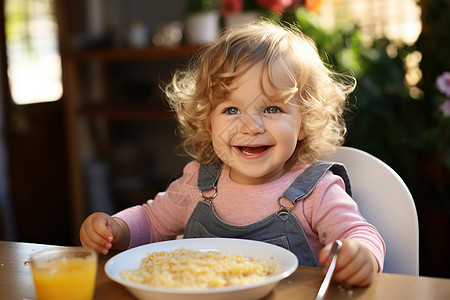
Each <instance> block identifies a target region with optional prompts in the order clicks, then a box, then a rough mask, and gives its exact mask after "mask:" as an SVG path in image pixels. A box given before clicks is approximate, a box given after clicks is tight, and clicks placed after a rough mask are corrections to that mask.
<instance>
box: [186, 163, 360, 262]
mask: <svg viewBox="0 0 450 300" xmlns="http://www.w3.org/2000/svg"><path fill="white" fill-rule="evenodd" d="M328 170H331V171H332V172H333V173H334V174H336V175H339V176H341V177H342V178H343V180H344V183H345V186H346V191H347V193H348V194H349V195H350V196H351V190H350V180H349V178H348V175H347V170H346V169H345V167H344V166H343V165H342V164H339V163H331V162H323V161H319V162H316V163H314V164H312V165H311V166H310V167H308V168H307V169H306V170H305V171H304V172H303V173H302V174H300V175H299V176H298V177H297V178H296V179H295V180H294V182H293V183H292V184H291V185H290V186H289V188H288V189H287V190H286V191H285V192H284V193H283V194H282V195H280V196H279V197H278V199H277V203H278V205H279V209H278V211H277V212H275V213H273V214H271V215H269V216H267V217H265V218H264V219H262V220H259V221H257V222H255V223H252V224H248V225H231V224H228V223H225V222H224V221H222V220H221V219H220V218H219V217H218V216H217V215H216V213H215V211H214V207H213V199H214V198H215V197H216V196H217V192H218V191H217V186H216V184H217V181H218V179H219V176H220V173H221V166H220V165H213V164H209V165H200V169H199V174H198V182H197V185H198V188H199V190H200V194H201V196H202V197H203V201H199V202H198V203H197V206H196V207H195V209H194V211H193V212H192V215H191V217H190V218H189V220H188V222H187V225H186V229H185V232H184V238H202V237H226V238H242V239H251V240H258V241H263V242H267V243H271V244H275V245H279V246H281V247H284V248H286V249H288V250H290V251H291V252H293V253H294V254H295V255H296V256H297V258H298V260H299V264H300V265H302V266H318V263H317V260H316V258H315V256H314V253H313V251H312V249H311V246H310V245H309V242H308V240H307V238H306V235H305V233H304V231H303V228H302V226H301V225H300V222H299V221H298V220H297V218H296V217H295V215H294V214H292V213H291V210H292V209H294V207H295V206H296V204H297V203H298V202H299V201H301V200H302V199H304V198H306V197H307V196H308V195H309V194H311V192H312V191H313V190H314V188H315V187H316V185H317V183H318V182H319V181H320V179H321V178H322V177H323V176H324V175H325V173H326V171H328ZM208 190H214V195H213V196H211V197H206V196H204V195H203V192H206V191H208ZM283 197H284V198H287V199H288V200H290V202H291V203H292V206H290V207H286V206H284V205H282V204H281V203H280V199H281V198H283ZM274 200H275V199H274Z"/></svg>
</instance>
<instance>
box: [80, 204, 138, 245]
mask: <svg viewBox="0 0 450 300" xmlns="http://www.w3.org/2000/svg"><path fill="white" fill-rule="evenodd" d="M80 241H81V244H82V245H83V247H85V248H91V249H92V250H95V251H97V252H100V253H103V254H108V251H109V250H110V249H116V250H124V249H126V248H127V247H128V243H129V241H130V232H129V229H128V226H127V225H126V224H125V222H123V221H122V220H120V219H118V218H113V217H111V216H109V215H107V214H105V213H93V214H91V215H90V216H89V217H87V218H86V220H84V222H83V224H82V225H81V228H80Z"/></svg>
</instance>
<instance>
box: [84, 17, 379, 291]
mask: <svg viewBox="0 0 450 300" xmlns="http://www.w3.org/2000/svg"><path fill="white" fill-rule="evenodd" d="M354 83H355V81H354V79H353V78H351V77H348V76H347V77H346V76H342V75H338V74H336V73H334V72H332V71H331V70H330V69H329V68H327V67H326V65H325V64H324V63H323V62H322V60H321V59H320V57H319V55H318V52H317V49H316V46H315V44H314V43H313V42H312V41H311V40H310V39H309V38H308V37H306V36H304V35H303V34H302V33H301V32H300V30H299V29H296V28H295V27H294V26H287V25H275V24H272V23H270V22H266V21H258V22H254V23H251V24H246V25H242V26H238V27H232V28H229V29H228V30H226V31H224V32H222V33H221V35H220V36H219V37H218V38H217V40H216V41H215V42H213V43H211V44H210V45H208V46H207V47H205V49H204V50H202V51H201V53H200V54H199V55H198V57H197V59H196V60H194V61H192V64H191V65H189V68H187V69H186V70H184V71H181V70H180V71H178V72H176V73H175V75H174V77H173V80H172V81H171V83H169V84H168V85H167V87H166V89H165V91H166V95H167V98H168V101H169V104H170V105H171V108H172V109H173V110H174V111H175V112H176V114H177V118H178V121H179V125H180V127H179V128H180V132H181V134H182V135H183V137H184V143H183V146H184V148H185V150H186V152H187V153H188V154H190V155H191V156H192V157H193V161H191V162H190V163H188V164H187V165H186V166H185V167H184V170H183V175H182V176H181V177H180V178H179V179H177V180H175V181H173V182H172V183H171V184H170V185H169V187H168V188H167V190H166V191H164V192H160V193H158V194H157V195H156V196H155V197H154V199H151V200H148V201H147V202H146V203H144V204H143V205H139V206H134V207H130V208H128V209H125V210H123V211H121V212H119V213H117V214H115V215H113V216H109V215H107V214H105V213H93V214H92V215H90V216H89V217H87V218H86V220H85V221H84V222H83V224H82V226H81V229H80V239H81V243H82V245H83V246H84V247H88V248H91V249H94V250H96V251H98V252H100V253H103V254H107V253H108V251H109V250H110V249H116V250H124V249H127V248H132V247H135V246H138V245H142V244H146V243H153V242H158V241H164V240H169V239H175V238H176V237H177V236H178V235H181V234H183V235H184V238H193V237H233V238H246V239H254V240H260V241H264V242H268V243H273V244H276V245H279V246H281V247H285V248H286V249H289V250H290V251H292V252H293V253H294V254H295V255H296V256H297V258H298V260H299V264H300V265H305V266H320V265H326V264H327V261H328V254H329V251H330V248H331V244H332V243H333V241H334V240H336V239H339V240H341V241H342V243H343V245H342V248H341V252H340V254H339V257H338V260H337V265H336V270H335V274H334V279H335V280H336V281H338V282H342V283H345V284H349V285H355V286H366V285H369V284H370V283H371V281H372V278H373V275H374V274H375V273H376V272H381V270H382V268H383V261H384V254H385V245H384V242H383V240H382V238H381V237H380V235H379V233H378V232H377V230H376V228H375V227H374V226H373V225H371V224H369V223H368V222H367V221H366V220H365V219H364V218H363V217H362V216H361V214H360V213H359V211H358V206H357V204H356V203H355V201H354V200H353V199H352V198H351V190H350V184H349V181H348V177H347V174H346V171H345V168H344V167H343V166H342V165H341V164H336V163H330V162H326V161H322V160H323V159H325V158H326V157H327V156H329V155H330V154H332V153H333V151H334V150H335V148H336V146H338V145H340V144H342V143H343V140H344V135H345V132H346V131H345V124H344V122H343V119H342V113H343V107H344V104H345V101H346V98H347V96H348V94H349V93H351V92H352V91H353V89H354V85H355V84H354Z"/></svg>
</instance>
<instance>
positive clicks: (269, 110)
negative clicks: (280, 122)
mask: <svg viewBox="0 0 450 300" xmlns="http://www.w3.org/2000/svg"><path fill="white" fill-rule="evenodd" d="M264 112H265V113H269V114H276V113H280V112H281V109H280V108H279V107H277V106H269V107H267V108H266V109H265V110H264Z"/></svg>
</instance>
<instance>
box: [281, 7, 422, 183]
mask: <svg viewBox="0 0 450 300" xmlns="http://www.w3.org/2000/svg"><path fill="white" fill-rule="evenodd" d="M282 21H284V22H288V23H296V24H298V26H299V27H300V28H301V29H302V31H303V32H304V33H305V34H307V35H308V36H310V37H311V38H312V39H313V40H314V41H315V42H316V44H317V45H318V48H319V51H320V54H321V56H322V58H323V59H324V61H326V62H328V63H329V64H330V65H331V66H333V68H334V69H335V70H336V71H338V72H351V73H353V74H354V76H355V77H356V79H357V87H356V89H355V91H354V93H353V94H352V95H351V98H350V102H349V106H348V109H347V112H346V120H347V129H348V134H347V138H346V144H347V145H349V146H353V147H356V148H359V149H363V150H365V151H367V152H369V153H371V154H373V155H375V156H377V157H379V158H380V159H382V160H383V161H385V162H386V163H387V164H389V165H390V166H392V167H393V168H394V169H395V170H396V171H397V172H399V173H400V175H401V176H402V177H403V178H404V179H405V181H407V182H409V183H410V185H411V186H413V185H415V184H414V183H415V182H417V176H416V174H417V172H415V168H416V167H417V157H418V155H419V153H421V151H422V148H423V143H422V141H421V138H420V136H421V134H422V133H421V132H422V129H423V123H424V121H423V116H422V111H421V107H420V103H419V101H417V100H414V99H412V98H411V97H410V96H409V89H408V87H407V86H406V85H405V84H404V77H405V70H404V67H403V66H404V64H403V60H404V59H405V57H406V56H407V55H408V54H409V53H411V52H412V51H414V50H415V49H414V47H402V48H400V49H397V52H396V53H397V54H396V55H392V54H391V56H389V55H388V53H387V51H386V50H387V48H388V47H389V46H390V44H389V41H388V40H386V39H377V38H374V37H372V36H370V35H369V34H368V33H366V32H364V31H363V30H361V29H360V28H359V27H358V26H355V25H351V26H347V27H340V28H333V29H325V28H324V27H322V26H321V25H320V23H319V21H318V16H317V15H316V14H314V13H312V12H310V11H308V10H306V9H305V8H303V7H302V8H298V9H296V10H295V11H292V12H290V13H289V14H286V15H285V16H284V18H283V20H282Z"/></svg>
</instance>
